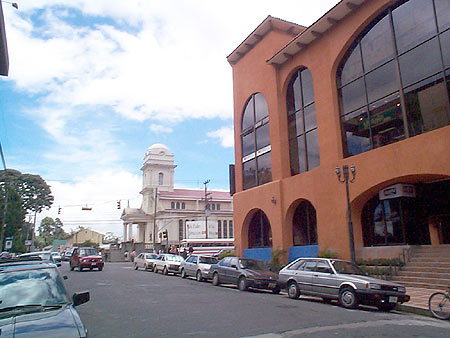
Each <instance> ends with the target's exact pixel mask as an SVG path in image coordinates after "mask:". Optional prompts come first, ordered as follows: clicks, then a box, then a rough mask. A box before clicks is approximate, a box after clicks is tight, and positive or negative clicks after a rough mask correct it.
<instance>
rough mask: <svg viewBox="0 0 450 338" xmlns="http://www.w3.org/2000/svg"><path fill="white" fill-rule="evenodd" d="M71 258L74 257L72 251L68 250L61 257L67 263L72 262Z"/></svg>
mask: <svg viewBox="0 0 450 338" xmlns="http://www.w3.org/2000/svg"><path fill="white" fill-rule="evenodd" d="M70 256H72V250H66V251H64V252H63V254H62V255H61V257H62V260H63V261H66V262H68V261H70Z"/></svg>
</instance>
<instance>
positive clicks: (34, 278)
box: [0, 268, 69, 315]
mask: <svg viewBox="0 0 450 338" xmlns="http://www.w3.org/2000/svg"><path fill="white" fill-rule="evenodd" d="M67 303H69V299H68V298H67V294H66V290H65V288H64V285H63V283H62V280H61V277H60V276H59V275H58V273H57V272H56V269H54V268H46V269H34V270H23V271H4V272H2V273H0V314H2V313H7V312H8V311H9V310H10V309H16V308H18V307H23V306H29V305H34V306H55V305H62V304H67ZM2 315H3V314H2Z"/></svg>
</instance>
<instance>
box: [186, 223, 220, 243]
mask: <svg viewBox="0 0 450 338" xmlns="http://www.w3.org/2000/svg"><path fill="white" fill-rule="evenodd" d="M186 238H189V239H202V238H206V222H205V220H202V221H186ZM208 238H218V230H217V221H212V220H211V221H210V220H208Z"/></svg>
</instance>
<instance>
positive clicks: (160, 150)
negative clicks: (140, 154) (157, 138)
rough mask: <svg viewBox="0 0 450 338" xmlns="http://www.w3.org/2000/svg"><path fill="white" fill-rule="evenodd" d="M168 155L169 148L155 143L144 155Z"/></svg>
mask: <svg viewBox="0 0 450 338" xmlns="http://www.w3.org/2000/svg"><path fill="white" fill-rule="evenodd" d="M168 153H170V150H169V148H167V147H166V146H165V145H164V144H161V143H155V144H153V145H151V146H150V147H148V149H147V152H146V153H145V155H149V154H158V155H164V154H168Z"/></svg>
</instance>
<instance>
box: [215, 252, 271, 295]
mask: <svg viewBox="0 0 450 338" xmlns="http://www.w3.org/2000/svg"><path fill="white" fill-rule="evenodd" d="M209 271H210V277H212V281H213V285H219V284H221V283H223V284H235V285H237V287H238V288H239V290H241V291H246V290H247V289H248V288H256V289H267V290H271V291H272V292H273V293H275V294H278V293H280V286H279V285H278V274H277V273H275V272H272V271H270V270H269V269H268V268H267V266H266V265H265V264H264V262H263V261H260V260H258V259H249V258H239V257H225V258H223V259H222V260H220V261H219V263H217V264H213V265H211V268H210V270H209Z"/></svg>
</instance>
